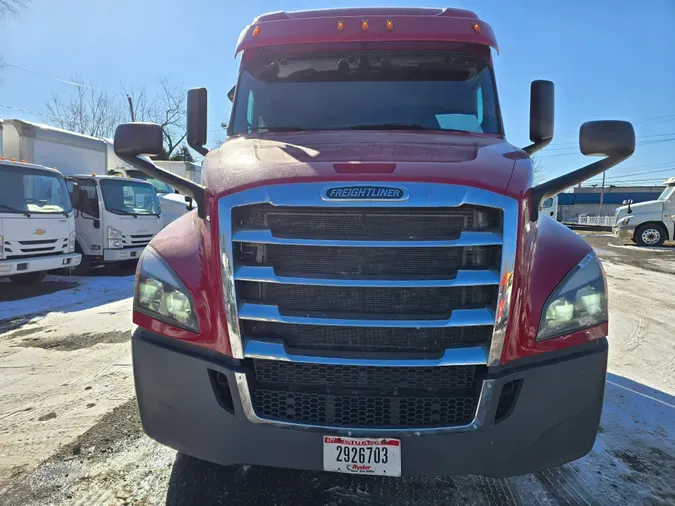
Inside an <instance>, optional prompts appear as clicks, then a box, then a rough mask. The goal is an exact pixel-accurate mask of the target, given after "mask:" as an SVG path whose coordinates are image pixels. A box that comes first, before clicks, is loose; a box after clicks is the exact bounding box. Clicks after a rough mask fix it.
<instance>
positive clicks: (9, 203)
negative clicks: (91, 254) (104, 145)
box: [0, 157, 81, 284]
mask: <svg viewBox="0 0 675 506" xmlns="http://www.w3.org/2000/svg"><path fill="white" fill-rule="evenodd" d="M0 181H1V182H2V184H0V276H9V279H10V280H11V281H12V282H14V283H17V284H32V283H37V282H39V281H42V279H44V277H45V275H46V274H47V271H49V270H51V269H61V268H73V267H77V266H78V265H79V264H80V260H81V255H80V254H79V253H76V252H75V218H74V216H73V210H72V206H71V201H70V196H69V194H68V190H67V189H66V183H65V181H64V178H63V176H62V175H61V173H59V172H58V171H57V170H54V169H49V168H47V167H43V166H41V165H36V164H33V163H25V162H22V161H16V160H13V159H10V160H7V159H5V158H4V157H0Z"/></svg>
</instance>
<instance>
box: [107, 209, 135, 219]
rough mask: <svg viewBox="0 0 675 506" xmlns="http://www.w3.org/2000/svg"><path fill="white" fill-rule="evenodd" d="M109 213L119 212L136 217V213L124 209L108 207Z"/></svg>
mask: <svg viewBox="0 0 675 506" xmlns="http://www.w3.org/2000/svg"><path fill="white" fill-rule="evenodd" d="M108 211H110V212H111V213H119V214H126V215H127V216H133V217H134V218H138V215H137V214H135V213H130V212H129V211H125V210H124V209H108Z"/></svg>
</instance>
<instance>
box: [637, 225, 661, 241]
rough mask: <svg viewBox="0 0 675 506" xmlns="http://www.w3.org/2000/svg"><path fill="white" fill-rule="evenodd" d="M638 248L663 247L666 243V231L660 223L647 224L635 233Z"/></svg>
mask: <svg viewBox="0 0 675 506" xmlns="http://www.w3.org/2000/svg"><path fill="white" fill-rule="evenodd" d="M635 242H637V244H638V246H661V245H662V244H663V243H664V242H666V230H665V229H664V228H663V226H662V225H660V224H658V223H645V224H644V225H640V226H639V227H638V228H637V230H636V231H635Z"/></svg>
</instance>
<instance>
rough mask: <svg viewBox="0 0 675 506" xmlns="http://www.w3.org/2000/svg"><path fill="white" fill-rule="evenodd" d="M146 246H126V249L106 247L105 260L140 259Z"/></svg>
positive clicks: (104, 251)
mask: <svg viewBox="0 0 675 506" xmlns="http://www.w3.org/2000/svg"><path fill="white" fill-rule="evenodd" d="M144 249H145V246H144V247H142V248H126V249H104V250H103V261H104V262H123V261H125V260H138V258H140V256H141V253H143V250H144Z"/></svg>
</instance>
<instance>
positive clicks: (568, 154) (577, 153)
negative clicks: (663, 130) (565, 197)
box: [537, 137, 675, 158]
mask: <svg viewBox="0 0 675 506" xmlns="http://www.w3.org/2000/svg"><path fill="white" fill-rule="evenodd" d="M672 141H675V137H671V138H669V139H655V140H647V141H644V142H636V143H635V145H636V146H648V145H651V144H660V143H662V142H672ZM572 155H581V152H579V151H574V152H569V153H554V154H552V155H546V154H543V155H537V156H538V157H540V158H558V157H560V156H572Z"/></svg>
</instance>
